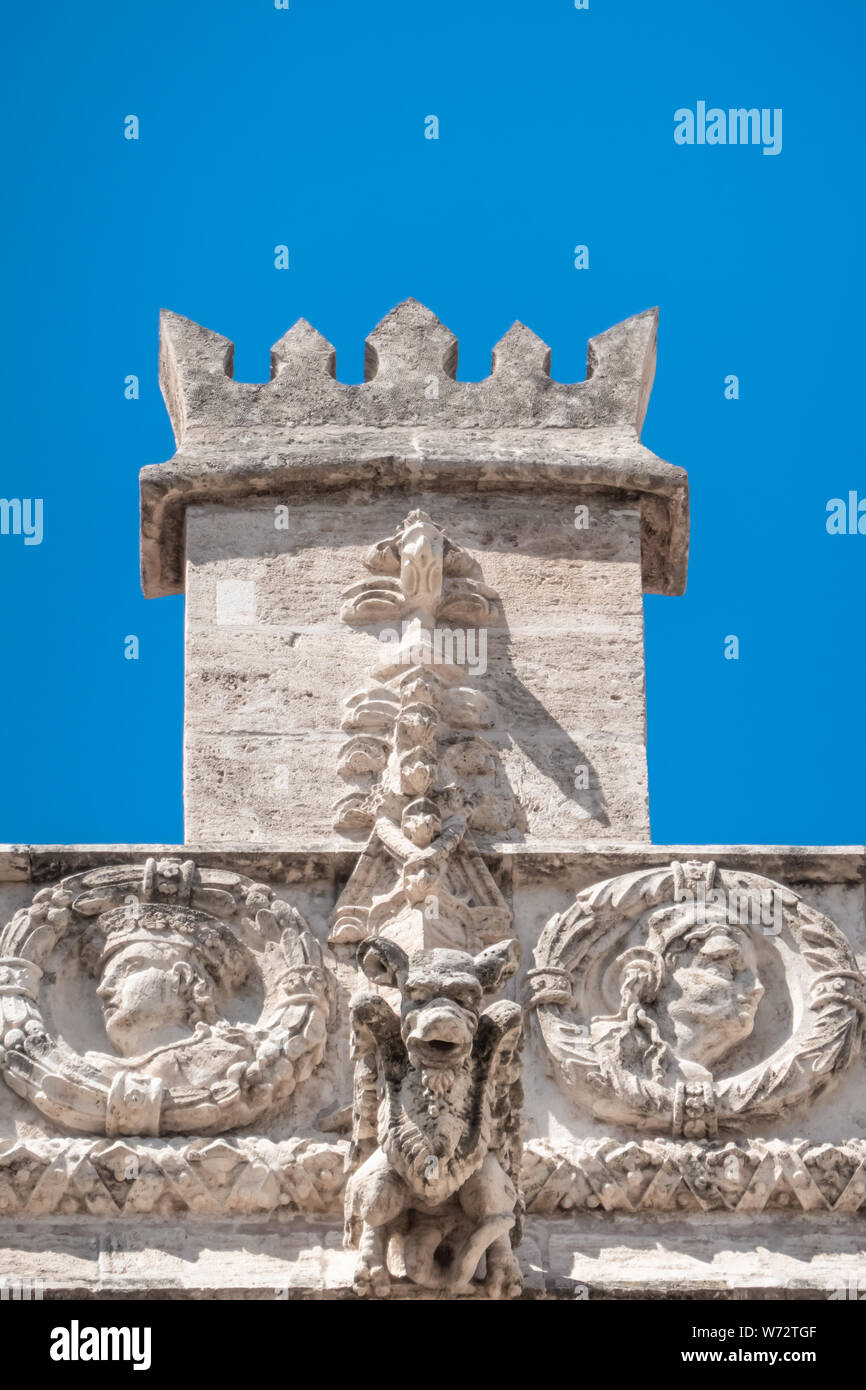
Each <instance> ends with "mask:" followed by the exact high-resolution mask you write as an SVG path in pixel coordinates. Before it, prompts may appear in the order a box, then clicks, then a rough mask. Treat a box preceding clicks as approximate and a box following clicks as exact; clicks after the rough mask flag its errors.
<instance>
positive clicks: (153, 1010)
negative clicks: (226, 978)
mask: <svg viewBox="0 0 866 1390" xmlns="http://www.w3.org/2000/svg"><path fill="white" fill-rule="evenodd" d="M96 993H97V995H98V997H99V1000H100V1002H101V1004H102V1012H103V1018H104V1020H105V1031H106V1033H107V1034H108V1037H109V1039H110V1041H111V1043H112V1046H113V1047H114V1048H115V1049H116V1051H117V1052H119V1053H120V1055H121V1056H123V1057H134V1056H137V1055H139V1054H141V1053H143V1052H146V1051H148V1050H149V1049H151V1048H154V1047H158V1046H160V1045H162V1044H164V1043H171V1042H177V1041H179V1040H181V1039H182V1038H184V1037H187V1036H189V1034H190V1033H191V1032H192V1030H193V1028H194V1026H195V1024H196V1023H197V1022H199V1020H201V1019H202V1018H204V1017H205V1016H206V1014H207V1012H208V1006H209V1005H212V1001H211V994H210V988H209V984H208V980H207V977H206V974H205V972H204V971H203V970H202V969H201V967H200V966H199V965H198V964H197V962H196V961H195V959H194V958H193V956H192V954H191V953H189V952H184V951H181V950H179V949H178V948H177V947H176V946H174V945H172V944H171V943H169V942H160V941H136V942H133V943H130V944H129V945H128V946H125V947H124V948H123V949H121V950H119V951H117V952H116V953H115V954H114V955H113V956H112V957H111V958H110V959H109V960H108V962H107V963H106V965H105V968H104V970H103V972H102V977H101V979H100V982H99V985H98V987H97V990H96Z"/></svg>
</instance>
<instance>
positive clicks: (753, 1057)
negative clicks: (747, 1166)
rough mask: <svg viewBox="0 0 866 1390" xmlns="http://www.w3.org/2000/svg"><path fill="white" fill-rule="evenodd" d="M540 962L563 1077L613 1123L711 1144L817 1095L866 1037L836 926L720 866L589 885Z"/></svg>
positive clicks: (852, 972) (862, 994)
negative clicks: (728, 1129)
mask: <svg viewBox="0 0 866 1390" xmlns="http://www.w3.org/2000/svg"><path fill="white" fill-rule="evenodd" d="M535 963H536V968H535V969H534V970H533V971H530V974H529V987H530V1007H533V1008H534V1009H535V1010H536V1011H537V1018H538V1027H539V1031H540V1035H541V1039H542V1042H543V1046H544V1048H545V1049H546V1051H547V1053H548V1054H549V1057H550V1061H551V1063H552V1067H553V1071H554V1073H555V1075H556V1078H557V1080H558V1081H559V1083H560V1085H561V1086H562V1087H563V1088H564V1089H565V1090H566V1091H567V1092H568V1094H569V1095H570V1096H572V1097H573V1099H574V1100H575V1101H576V1102H577V1103H578V1104H579V1105H580V1106H581V1108H583V1109H585V1110H588V1111H589V1112H590V1113H591V1114H593V1115H595V1116H597V1117H599V1118H601V1119H604V1120H607V1121H613V1122H619V1123H622V1124H626V1125H632V1126H637V1127H639V1128H644V1129H654V1130H659V1131H665V1130H667V1131H668V1132H670V1133H673V1134H675V1135H682V1136H684V1137H685V1138H690V1139H699V1138H712V1137H714V1136H715V1134H716V1133H717V1131H718V1127H719V1126H720V1125H721V1126H740V1125H742V1124H744V1123H747V1122H750V1121H753V1120H766V1119H768V1118H778V1117H780V1116H781V1115H782V1114H783V1113H784V1112H787V1111H788V1110H790V1109H792V1108H793V1107H795V1106H797V1105H799V1104H801V1103H803V1102H806V1101H808V1100H810V1099H813V1098H814V1097H816V1096H817V1095H818V1094H820V1092H821V1091H823V1090H824V1089H825V1088H826V1087H827V1086H828V1084H829V1083H830V1082H831V1081H832V1080H833V1079H834V1078H835V1077H836V1076H837V1075H838V1074H839V1073H840V1072H842V1071H843V1070H844V1069H845V1068H846V1067H847V1066H848V1065H849V1064H850V1062H851V1061H852V1059H853V1058H854V1057H855V1056H856V1054H857V1052H858V1049H859V1046H860V1035H861V1026H862V1017H863V1010H864V1000H866V979H864V977H863V975H862V974H861V972H860V970H859V969H858V966H857V962H856V960H855V958H854V955H853V953H852V951H851V949H850V947H849V946H848V944H847V942H846V941H845V938H844V937H843V936H842V933H841V932H840V931H839V930H838V928H836V927H835V926H834V925H833V923H832V922H831V921H829V919H828V918H826V917H824V916H823V915H822V914H821V913H820V912H817V911H815V909H813V908H811V907H809V906H807V904H806V903H805V902H803V900H802V899H801V898H799V897H798V896H797V894H796V893H793V892H791V891H790V890H789V889H787V888H784V887H782V885H781V884H778V883H774V882H773V881H772V880H770V879H767V878H762V877H760V876H759V875H757V874H750V873H744V872H740V871H738V870H731V869H717V868H716V865H715V864H713V863H711V862H710V863H706V864H702V863H689V864H679V863H673V864H671V865H669V866H668V867H666V868H663V869H652V870H641V871H640V872H638V873H633V874H626V875H623V876H622V877H619V878H614V879H608V880H607V881H605V882H603V883H599V884H595V885H594V886H592V887H591V888H587V889H585V890H584V891H583V892H582V893H580V894H579V895H578V897H577V899H576V901H575V903H574V905H573V906H572V907H571V908H569V910H568V911H567V912H565V913H563V914H561V915H559V916H556V917H554V918H552V920H551V921H550V922H548V924H547V926H546V927H545V929H544V931H543V933H542V935H541V937H540V939H539V943H538V947H537V949H536V951H535Z"/></svg>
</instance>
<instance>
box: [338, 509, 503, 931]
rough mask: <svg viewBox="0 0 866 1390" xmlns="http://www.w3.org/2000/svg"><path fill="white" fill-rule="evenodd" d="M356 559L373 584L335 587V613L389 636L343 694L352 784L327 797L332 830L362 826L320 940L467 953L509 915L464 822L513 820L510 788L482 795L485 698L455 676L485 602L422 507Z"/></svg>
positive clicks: (487, 750) (490, 779)
mask: <svg viewBox="0 0 866 1390" xmlns="http://www.w3.org/2000/svg"><path fill="white" fill-rule="evenodd" d="M365 564H366V567H367V569H368V570H370V571H371V572H372V573H373V575H374V576H375V578H374V579H372V580H369V579H366V580H361V581H360V582H358V583H356V584H352V585H350V587H349V588H348V589H347V590H346V592H345V594H344V598H345V603H344V605H343V610H342V617H343V620H344V621H345V622H348V623H354V624H372V623H381V622H386V623H387V622H394V623H398V622H399V623H400V628H399V629H398V628H397V627H386V628H385V629H384V630H380V631H379V638H380V641H381V640H382V639H383V638H386V637H388V638H390V639H391V640H388V641H384V642H383V643H382V645H383V651H384V654H383V656H382V657H381V658H380V659H379V660H378V662H377V664H376V667H375V669H374V671H373V672H372V675H371V677H370V679H369V680H368V681H367V682H366V683H365V685H364V686H362V687H361V689H360V690H358V691H356V692H355V693H354V694H353V695H351V696H350V697H349V698H348V699H347V701H346V710H347V713H346V717H345V719H344V721H343V727H344V729H345V730H346V731H347V732H348V733H349V734H350V737H349V739H348V741H347V743H346V744H345V745H344V747H343V750H342V753H341V755H340V759H339V763H338V771H339V772H340V775H341V776H342V777H344V778H346V779H348V780H352V781H355V782H356V783H357V784H358V790H356V791H355V792H352V793H349V794H348V795H347V796H344V797H342V798H341V799H340V801H339V802H338V803H337V808H336V816H335V825H336V828H337V829H338V830H342V831H344V832H346V833H351V832H353V831H356V830H364V831H372V834H371V835H370V838H369V840H368V843H367V846H366V848H365V850H364V852H363V854H362V855H361V857H360V859H359V861H358V864H357V866H356V868H355V871H354V873H353V874H352V877H351V878H350V880H349V883H348V884H347V886H346V889H345V891H344V893H343V895H342V897H341V898H340V901H339V903H338V904H337V908H336V910H335V913H334V916H333V919H332V936H331V939H332V940H333V941H335V942H339V943H341V944H345V943H346V942H348V941H357V940H359V939H361V938H362V937H365V936H367V935H376V934H378V933H379V932H387V934H388V935H390V936H391V937H392V938H393V939H395V940H398V939H399V940H401V941H402V942H403V944H404V945H406V946H407V947H408V946H410V945H414V946H420V945H422V944H423V945H439V946H446V945H447V946H459V947H460V948H461V949H463V948H466V949H474V948H475V947H476V946H478V945H484V944H486V943H488V942H491V941H496V940H498V939H500V938H501V937H502V936H504V935H506V934H507V932H508V931H509V929H510V924H511V916H510V913H509V911H508V908H507V906H506V904H505V901H504V899H503V897H502V895H501V893H500V892H499V889H498V888H497V886H496V884H495V882H494V880H493V878H492V877H491V875H490V873H489V871H488V870H487V868H486V866H485V864H484V862H483V860H482V858H481V856H480V855H479V853H478V851H477V849H476V847H475V845H474V843H473V840H472V835H471V830H472V828H473V827H474V828H482V829H485V830H488V829H491V828H492V829H495V830H499V831H505V830H507V829H508V828H510V826H512V825H513V824H515V822H516V821H517V820H518V819H519V816H520V813H519V808H518V807H517V806H516V805H515V804H514V802H513V799H512V798H511V797H510V793H509V794H506V795H503V794H502V793H501V792H498V793H497V791H496V790H495V789H494V788H495V783H496V777H495V773H496V768H497V760H496V754H495V751H494V749H493V747H492V746H491V744H490V743H488V742H487V740H485V738H484V737H483V734H482V730H484V729H486V728H489V727H490V726H491V725H492V724H493V723H494V722H495V718H496V710H495V706H494V704H493V702H492V701H491V700H490V699H489V698H488V697H487V696H485V695H484V694H483V693H482V692H481V691H479V690H478V689H477V688H476V687H475V686H474V685H471V684H469V683H468V680H469V676H468V671H467V655H468V650H469V645H470V639H471V638H472V637H473V636H475V635H477V629H478V628H482V627H484V626H485V625H486V624H487V623H489V622H490V621H491V620H492V618H493V615H494V612H495V606H496V604H497V603H498V597H497V594H496V592H495V590H493V589H491V588H490V587H489V586H488V585H486V584H484V583H483V582H482V581H481V580H480V579H478V578H473V577H471V575H472V572H473V570H475V569H477V566H476V564H475V562H474V561H473V560H472V557H471V556H470V555H469V554H468V553H467V552H466V551H465V550H462V549H461V548H460V546H458V545H456V544H454V542H453V541H452V540H451V539H450V538H449V537H448V536H446V535H445V533H444V532H443V531H442V530H441V528H440V527H439V526H437V525H436V524H435V523H434V522H433V521H432V520H431V518H430V517H429V516H427V514H426V513H425V512H422V511H414V512H410V513H409V515H408V516H407V517H406V519H405V520H404V522H403V523H402V525H401V526H400V528H399V530H398V531H397V533H396V534H395V535H393V536H389V537H387V538H386V539H385V540H382V541H380V542H378V544H376V545H374V546H373V547H372V548H371V550H370V551H369V552H368V554H367V557H366V560H365ZM443 620H444V621H445V622H459V623H461V624H465V625H466V626H465V627H460V628H457V629H453V628H451V627H445V626H444V625H443ZM502 780H503V781H504V779H502ZM491 784H493V788H491Z"/></svg>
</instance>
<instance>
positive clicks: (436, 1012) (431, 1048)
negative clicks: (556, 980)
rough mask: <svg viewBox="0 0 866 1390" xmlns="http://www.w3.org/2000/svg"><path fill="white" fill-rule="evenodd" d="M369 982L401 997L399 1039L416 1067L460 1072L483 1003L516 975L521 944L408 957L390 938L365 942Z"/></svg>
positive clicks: (360, 952) (364, 963)
mask: <svg viewBox="0 0 866 1390" xmlns="http://www.w3.org/2000/svg"><path fill="white" fill-rule="evenodd" d="M358 959H359V961H360V963H361V967H362V969H363V970H364V973H365V974H366V976H367V977H368V979H370V980H372V981H373V982H374V984H381V985H387V986H390V987H391V988H392V989H397V990H399V992H400V1034H401V1037H402V1039H403V1042H404V1043H405V1045H406V1049H407V1052H408V1054H409V1060H410V1061H411V1062H412V1064H413V1066H420V1067H424V1068H426V1069H428V1070H429V1069H434V1070H435V1069H438V1068H445V1067H448V1068H453V1067H459V1066H460V1065H461V1063H462V1062H464V1061H465V1060H466V1058H467V1057H468V1056H469V1053H470V1052H471V1050H472V1043H473V1041H474V1038H475V1033H476V1031H477V1028H478V1018H479V1015H480V1012H481V1004H482V1000H483V998H484V996H485V995H486V994H492V993H494V992H495V991H496V990H498V989H499V988H500V986H501V985H502V984H504V983H505V981H506V980H507V979H509V978H510V977H511V976H512V975H513V974H514V973H515V971H516V970H517V967H518V964H519V963H520V943H519V942H518V941H515V940H509V941H500V942H497V944H496V945H495V946H488V947H487V949H486V950H485V951H482V952H481V953H480V955H477V956H471V955H469V953H468V952H466V951H449V950H442V949H438V948H435V949H432V950H419V951H412V952H411V953H410V954H409V955H407V954H406V952H405V951H404V950H403V949H402V948H401V947H400V946H398V945H397V944H396V943H395V942H393V941H389V940H388V939H387V938H385V937H376V938H373V939H372V940H369V941H363V942H362V943H361V945H360V946H359V948H358Z"/></svg>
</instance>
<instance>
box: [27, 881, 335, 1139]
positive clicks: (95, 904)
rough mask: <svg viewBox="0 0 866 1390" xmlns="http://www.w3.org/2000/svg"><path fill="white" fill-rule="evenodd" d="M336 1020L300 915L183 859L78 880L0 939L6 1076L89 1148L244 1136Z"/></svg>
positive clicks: (44, 893)
mask: <svg viewBox="0 0 866 1390" xmlns="http://www.w3.org/2000/svg"><path fill="white" fill-rule="evenodd" d="M331 1006H332V999H331V983H330V973H329V971H328V970H327V969H326V967H325V965H324V962H323V958H322V951H321V948H320V946H319V944H318V942H317V941H316V939H315V937H314V936H313V935H312V933H311V932H310V931H309V929H308V928H307V927H306V924H305V923H304V921H303V919H302V918H301V917H300V916H299V914H298V913H297V912H296V911H295V909H294V908H292V907H290V906H289V904H288V903H286V902H283V901H282V900H281V899H279V898H277V897H276V896H275V894H274V892H273V890H272V889H270V888H269V887H267V886H266V885H264V884H258V883H254V882H252V881H251V880H250V879H246V878H244V877H242V876H241V875H239V874H233V873H228V872H224V871H221V870H217V869H202V870H199V869H198V868H197V867H196V864H195V862H194V861H193V860H189V859H188V860H184V861H181V860H178V859H168V858H167V859H161V860H156V859H149V860H147V862H146V863H145V864H144V865H143V866H142V865H138V866H136V865H117V866H107V867H105V868H100V869H93V870H89V871H87V872H85V873H79V874H72V875H70V876H69V877H67V878H65V879H63V880H62V881H61V882H60V883H59V884H57V885H56V886H53V887H47V888H43V889H41V890H40V891H39V892H38V893H37V894H36V895H35V897H34V899H33V902H32V903H31V904H30V906H29V907H25V908H22V909H21V910H20V911H19V912H17V913H16V914H15V916H14V917H13V918H12V920H11V922H9V924H8V925H7V926H6V927H5V928H4V929H3V932H2V933H0V1073H2V1076H3V1079H4V1080H5V1081H6V1083H7V1085H8V1086H10V1087H11V1088H12V1090H13V1091H15V1092H16V1093H17V1094H18V1095H20V1096H22V1097H24V1098H25V1099H27V1100H29V1101H31V1102H32V1104H33V1105H35V1106H36V1107H37V1109H39V1110H40V1111H41V1112H42V1113H43V1114H44V1115H45V1116H47V1117H48V1118H49V1119H50V1120H52V1121H53V1122H54V1123H56V1124H58V1125H60V1126H63V1127H65V1128H69V1129H73V1130H79V1131H84V1132H85V1133H90V1134H105V1135H121V1134H171V1133H178V1134H197V1133H208V1132H211V1133H213V1132H217V1131H221V1130H227V1129H233V1128H235V1127H237V1126H239V1125H245V1124H249V1123H250V1122H251V1121H252V1120H254V1119H256V1118H258V1117H259V1116H262V1115H265V1114H266V1113H269V1112H271V1111H273V1110H275V1109H276V1108H277V1107H279V1106H281V1105H282V1104H284V1103H285V1102H286V1101H287V1100H288V1098H289V1096H290V1095H291V1094H292V1092H293V1091H294V1090H295V1088H296V1087H297V1086H298V1085H299V1084H300V1083H302V1082H303V1081H304V1080H305V1079H306V1077H307V1076H309V1074H310V1072H311V1071H312V1069H313V1068H314V1067H315V1066H317V1065H318V1063H319V1062H320V1061H321V1059H322V1056H323V1053H324V1048H325V1041H326V1037H327V1031H328V1019H329V1016H330V1011H331ZM71 1034H74V1039H72V1040H71V1038H70V1035H71Z"/></svg>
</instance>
